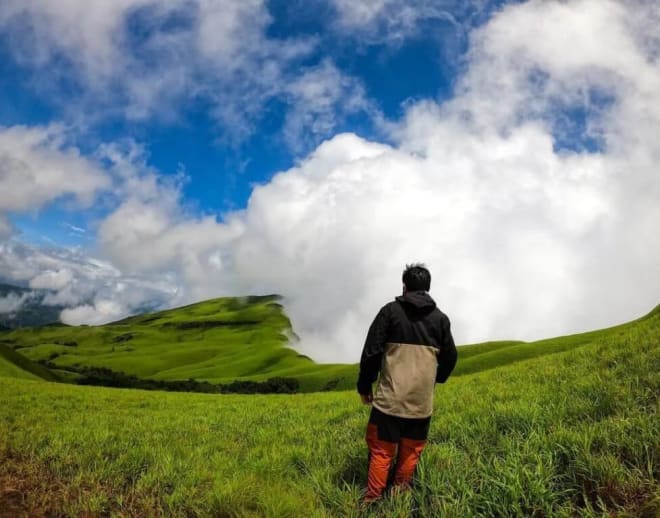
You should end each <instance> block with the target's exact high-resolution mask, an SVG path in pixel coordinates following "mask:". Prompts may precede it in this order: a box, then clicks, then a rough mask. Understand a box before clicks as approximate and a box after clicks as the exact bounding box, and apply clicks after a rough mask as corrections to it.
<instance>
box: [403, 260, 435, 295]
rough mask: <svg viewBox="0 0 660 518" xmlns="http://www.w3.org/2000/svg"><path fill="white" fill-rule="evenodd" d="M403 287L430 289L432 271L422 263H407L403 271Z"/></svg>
mask: <svg viewBox="0 0 660 518" xmlns="http://www.w3.org/2000/svg"><path fill="white" fill-rule="evenodd" d="M402 280H403V287H404V292H406V291H429V290H430V289H431V272H429V270H428V268H426V266H424V264H422V263H413V264H407V265H406V269H405V270H404V271H403V277H402Z"/></svg>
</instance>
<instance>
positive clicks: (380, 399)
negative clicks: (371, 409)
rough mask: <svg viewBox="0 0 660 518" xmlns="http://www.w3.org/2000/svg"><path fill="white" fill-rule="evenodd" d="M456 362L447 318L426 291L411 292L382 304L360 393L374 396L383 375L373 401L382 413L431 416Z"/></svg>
mask: <svg viewBox="0 0 660 518" xmlns="http://www.w3.org/2000/svg"><path fill="white" fill-rule="evenodd" d="M456 359H457V353H456V346H455V345H454V339H453V337H452V336H451V330H450V327H449V318H447V315H445V314H444V313H443V312H442V311H440V310H439V309H438V308H437V307H436V305H435V302H434V301H433V299H432V298H431V296H430V295H429V294H428V293H426V292H425V291H412V292H407V293H406V294H405V295H403V296H401V297H397V298H396V300H394V301H393V302H390V303H389V304H386V305H385V306H383V308H382V309H381V310H380V312H379V313H378V315H377V316H376V318H375V320H374V321H373V323H372V324H371V327H370V328H369V333H368V334H367V340H366V343H365V344H364V350H363V351H362V359H361V361H360V376H359V378H358V384H357V388H358V392H359V393H360V394H369V393H370V392H371V385H372V383H373V382H374V381H376V378H377V377H378V388H377V389H376V393H375V394H374V400H373V405H374V406H375V407H376V408H377V409H378V410H380V411H382V412H384V413H386V414H389V415H393V416H398V417H410V418H421V417H429V416H430V415H431V414H432V412H433V389H434V386H435V384H436V383H444V382H445V381H447V378H448V377H449V375H450V374H451V371H452V370H453V369H454V366H455V365H456ZM379 374H380V376H378V375H379Z"/></svg>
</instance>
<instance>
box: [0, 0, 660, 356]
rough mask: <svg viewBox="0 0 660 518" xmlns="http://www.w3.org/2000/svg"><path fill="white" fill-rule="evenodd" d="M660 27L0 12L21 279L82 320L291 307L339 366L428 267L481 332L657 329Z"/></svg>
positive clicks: (584, 0)
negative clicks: (248, 303) (417, 269)
mask: <svg viewBox="0 0 660 518" xmlns="http://www.w3.org/2000/svg"><path fill="white" fill-rule="evenodd" d="M658 26H660V4H658V3H657V2H654V1H651V0H638V1H625V2H623V1H621V2H617V1H613V0H574V1H571V2H564V1H557V0H546V1H535V0H530V1H527V2H510V3H507V2H501V1H498V2H493V1H487V0H477V1H472V2H465V1H459V0H455V1H454V0H416V1H414V0H406V1H402V0H372V1H359V0H325V1H321V0H307V1H302V0H293V1H286V2H285V1H279V0H278V1H270V2H267V1H262V0H168V1H158V2H157V1H154V0H116V1H114V2H100V1H99V2H89V1H88V0H62V1H59V2H51V1H50V0H3V2H1V3H0V281H2V282H8V283H12V284H16V285H20V286H25V287H29V288H32V289H47V290H50V291H49V294H48V296H47V297H46V299H45V301H46V303H48V304H53V305H58V306H62V307H65V309H64V310H63V311H62V313H61V316H60V318H61V320H62V321H63V322H65V323H67V324H71V325H78V324H102V323H105V322H109V321H113V320H116V319H119V318H123V317H124V316H126V315H129V314H134V313H136V312H140V311H145V310H147V309H155V308H169V307H176V306H179V305H183V304H186V303H190V302H195V301H199V300H204V299H208V298H212V297H219V296H227V295H232V296H236V295H249V294H267V293H278V294H281V295H282V296H283V297H284V298H283V301H284V306H285V308H286V311H287V314H288V315H289V316H290V318H291V320H292V323H293V327H294V329H295V331H296V333H297V334H298V335H299V336H300V342H297V343H294V344H292V345H293V347H295V348H296V349H298V350H300V351H301V352H303V353H305V354H308V355H309V356H311V357H312V358H314V359H315V360H317V361H320V362H354V361H357V360H358V359H359V355H360V351H361V348H362V345H363V341H364V337H365V335H366V330H367V328H368V326H369V324H370V322H371V320H372V319H373V317H374V316H375V315H376V313H377V312H378V310H379V308H380V307H381V306H382V305H384V304H385V303H387V302H388V301H390V300H392V299H393V297H395V296H396V295H398V294H399V293H400V291H401V273H402V270H403V268H404V266H405V265H406V264H407V263H411V262H424V263H425V264H426V265H427V266H428V267H429V269H430V270H431V274H432V286H431V295H432V296H433V297H434V298H435V300H436V302H437V303H438V305H439V307H440V308H441V309H442V310H443V311H445V312H446V313H447V314H448V316H449V317H450V320H451V322H452V331H453V334H454V336H455V338H456V341H457V342H458V343H460V344H465V343H474V342H478V341H485V340H498V339H519V340H533V339H539V338H544V337H550V336H555V335H561V334H570V333H574V332H579V331H583V330H588V329H594V328H600V327H605V326H609V325H614V324H617V323H620V322H623V321H626V320H630V319H633V318H636V317H639V316H641V315H643V314H645V313H646V312H648V311H650V310H651V309H652V308H653V307H654V306H655V305H656V304H658V303H659V302H660V268H659V267H658V265H659V264H660V232H658V227H659V226H660V225H659V224H660V177H659V172H658V164H660V138H658V136H659V135H660V33H659V32H658V31H657V27H658ZM5 302H6V303H5ZM10 302H11V304H10ZM17 304H20V301H16V300H12V301H8V300H7V301H0V311H7V309H6V308H9V307H11V308H12V310H15V309H16V305H17ZM3 308H5V309H3Z"/></svg>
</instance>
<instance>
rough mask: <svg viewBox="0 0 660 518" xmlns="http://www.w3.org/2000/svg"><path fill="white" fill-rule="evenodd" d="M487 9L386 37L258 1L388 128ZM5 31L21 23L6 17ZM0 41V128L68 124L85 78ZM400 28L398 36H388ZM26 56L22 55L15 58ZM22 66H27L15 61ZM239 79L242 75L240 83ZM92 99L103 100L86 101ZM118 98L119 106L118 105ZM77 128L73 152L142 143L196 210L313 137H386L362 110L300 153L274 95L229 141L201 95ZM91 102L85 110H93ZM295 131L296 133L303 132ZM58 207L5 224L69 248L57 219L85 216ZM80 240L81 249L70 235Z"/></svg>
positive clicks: (212, 207)
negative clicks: (181, 181)
mask: <svg viewBox="0 0 660 518" xmlns="http://www.w3.org/2000/svg"><path fill="white" fill-rule="evenodd" d="M496 7H497V5H496V4H495V3H493V5H486V6H479V7H478V10H479V11H480V12H477V6H460V5H459V4H458V3H457V4H456V5H454V6H450V9H449V10H448V12H447V17H449V16H452V17H455V19H453V20H451V22H450V21H449V20H447V19H428V20H420V22H419V25H417V26H416V27H415V30H414V32H411V33H408V34H405V35H389V34H387V31H386V30H383V29H379V28H376V29H374V33H373V34H366V35H365V36H364V37H363V36H362V35H360V34H359V31H355V32H354V33H351V32H342V31H340V30H338V29H337V28H336V26H335V25H334V22H335V21H336V19H337V16H338V15H337V9H336V8H335V7H333V6H332V5H331V4H330V3H325V2H320V3H316V4H315V3H314V2H293V3H291V2H268V4H267V5H266V10H267V12H268V15H269V16H270V21H269V22H268V23H267V24H266V27H265V29H266V30H265V34H266V35H267V37H269V38H273V39H277V40H290V39H297V38H299V39H313V40H315V44H314V48H313V49H312V50H311V51H310V52H309V53H308V55H306V56H305V57H304V58H303V59H301V60H300V61H299V62H297V63H296V66H299V67H315V66H319V64H320V63H322V62H323V61H324V60H331V61H332V63H333V64H334V66H336V67H337V68H338V70H339V71H341V73H342V74H345V75H347V76H350V77H352V78H355V79H356V80H357V82H358V83H359V85H360V87H361V88H363V89H364V95H365V97H366V98H367V99H368V100H369V101H370V102H371V103H372V104H373V110H376V111H377V112H378V114H379V116H381V117H383V118H385V119H388V120H398V119H400V118H401V117H402V115H403V113H404V110H405V107H406V106H407V105H408V104H410V103H412V102H415V101H419V100H422V99H432V100H436V101H437V100H443V99H446V98H448V97H449V96H450V95H451V92H452V88H453V84H454V80H455V77H456V75H457V74H458V72H459V70H460V67H461V63H462V60H463V55H464V53H465V51H466V49H467V38H468V31H469V30H470V29H471V28H472V27H473V26H475V25H478V24H479V23H483V22H484V21H485V20H487V18H488V16H489V14H490V13H491V12H492V10H493V9H495V8H496ZM149 14H150V12H149V10H148V9H144V10H143V11H141V10H134V11H132V12H130V11H129V13H128V14H127V15H126V16H125V19H124V24H123V27H122V32H123V36H122V38H123V39H125V40H126V41H128V42H129V43H128V44H129V48H128V50H127V51H128V52H131V53H134V54H139V52H140V45H141V44H143V43H144V40H145V38H147V36H146V35H148V34H149V33H150V31H151V32H153V31H155V30H157V29H155V28H154V27H153V26H150V25H152V22H153V20H150V18H149ZM189 16H190V13H187V12H185V10H183V11H175V12H173V13H171V14H170V15H169V16H168V18H167V20H166V21H165V22H163V23H162V24H161V25H160V26H159V27H158V28H160V29H161V30H163V31H176V30H177V27H180V26H183V27H187V26H188V25H189V24H190V23H191V22H190V20H189ZM13 23H14V24H15V25H16V26H20V24H21V23H25V22H24V21H21V20H20V17H18V16H17V17H16V20H15V21H14V22H13ZM7 29H9V30H5V32H4V34H3V37H2V38H1V39H0V56H2V58H3V59H1V60H0V78H2V79H0V81H1V82H0V88H1V91H2V94H3V95H2V97H0V124H2V125H4V126H12V125H47V124H49V123H53V122H57V123H61V122H63V123H64V124H69V123H70V124H72V125H74V127H75V126H77V125H78V124H79V121H78V117H79V116H80V114H79V113H75V112H74V113H73V114H72V113H71V106H72V105H73V106H75V105H76V104H78V103H79V98H80V96H81V91H82V90H84V89H85V85H84V84H83V83H84V81H85V79H84V78H81V77H79V76H78V72H77V71H76V67H75V65H72V64H71V61H73V58H72V57H71V56H67V55H64V56H55V57H52V58H51V59H50V60H49V61H48V62H47V63H46V64H45V65H43V66H38V67H35V66H33V64H32V63H31V62H30V61H29V59H27V60H26V58H25V56H24V55H22V52H16V48H15V47H16V46H17V45H16V39H17V36H16V34H15V33H14V32H13V31H12V30H11V29H12V27H11V25H9V26H8V27H7ZM395 30H397V31H404V29H395ZM26 52H27V51H26ZM26 61H27V64H26ZM248 81H249V78H248ZM95 95H97V96H98V97H100V98H103V97H104V96H105V95H107V93H106V92H104V91H101V92H97V93H95ZM118 102H119V100H118ZM101 103H102V104H103V106H102V108H101V110H100V113H98V114H94V116H93V117H92V119H93V120H91V121H85V123H84V124H85V125H84V128H80V129H79V128H75V130H74V133H75V134H74V135H73V140H74V141H75V144H76V146H77V147H79V148H80V149H81V150H85V151H87V152H93V150H94V148H95V147H96V146H97V145H98V144H99V143H100V142H108V141H116V140H121V139H126V138H130V139H133V140H135V141H137V142H139V143H140V144H141V145H142V146H144V148H145V151H146V153H147V155H148V162H149V164H150V165H152V166H153V167H155V168H156V169H158V170H159V171H160V172H161V173H163V174H173V173H177V172H179V171H184V172H185V174H186V177H187V180H186V183H185V185H184V187H183V196H184V198H185V200H186V202H187V203H188V204H189V205H190V207H191V208H192V210H195V211H197V212H199V213H208V212H213V213H216V214H222V213H224V212H226V211H230V210H235V209H240V208H244V207H245V204H246V202H247V199H248V197H249V195H250V192H251V190H252V186H253V185H254V184H255V183H263V182H267V181H268V180H269V179H270V178H271V176H272V175H273V174H274V173H275V172H277V171H282V170H285V169H288V168H289V167H291V166H292V165H294V164H295V163H296V160H298V159H299V158H301V157H303V156H304V155H306V154H307V153H308V152H310V151H311V150H312V149H313V148H314V147H315V146H316V145H317V144H318V143H319V142H320V141H322V140H323V139H326V138H329V137H331V136H332V135H333V134H336V133H339V132H344V131H350V132H355V133H357V134H359V135H361V136H363V137H365V138H367V139H384V140H387V135H386V134H385V132H383V131H381V130H380V128H379V127H378V124H377V123H375V121H374V120H373V117H372V115H373V114H370V113H366V112H365V111H356V113H351V114H347V115H346V116H338V117H337V118H336V120H335V121H333V124H332V128H331V130H330V131H321V132H318V133H317V134H314V135H313V136H312V137H311V138H309V139H301V140H302V141H301V146H300V147H297V148H295V149H292V148H291V146H289V145H287V143H286V142H284V139H283V137H282V134H281V131H282V125H283V121H284V118H285V116H286V112H287V110H288V109H289V105H288V103H287V100H286V99H285V98H283V96H278V95H276V96H273V97H271V98H267V99H266V100H265V101H264V102H263V105H262V106H261V107H260V109H259V110H258V112H257V113H256V114H254V116H253V117H252V119H251V120H250V121H249V122H250V129H249V131H248V132H247V133H245V134H243V135H240V136H239V137H235V136H233V135H232V134H231V133H232V132H231V129H228V128H227V127H224V125H223V124H221V123H220V124H219V123H218V121H217V120H216V119H215V118H214V117H213V115H210V114H209V112H212V111H213V106H212V103H210V102H209V100H208V99H206V98H204V96H190V97H186V96H184V97H183V98H181V99H178V102H177V104H178V105H177V106H171V105H170V106H167V107H164V110H163V111H165V110H167V111H171V110H173V111H174V112H175V114H174V115H173V118H170V115H169V114H168V115H166V116H165V117H163V116H161V115H159V108H158V107H156V108H155V109H154V112H153V113H152V114H151V115H150V116H149V117H146V118H140V119H139V120H135V119H131V118H127V117H125V116H124V114H122V113H121V112H118V111H117V107H115V106H107V105H105V102H104V101H102V102H101ZM94 105H95V99H94V98H93V97H92V99H91V100H90V101H89V106H86V107H85V108H86V109H93V108H94ZM304 130H305V128H301V131H303V132H304ZM63 205H66V204H62V203H55V204H53V205H52V206H49V207H41V208H39V209H38V210H36V211H29V212H28V213H27V214H18V215H12V221H13V223H14V224H15V225H16V227H17V228H18V229H19V230H22V231H23V233H24V236H25V238H26V239H28V240H30V241H33V240H35V239H37V240H38V238H39V235H40V234H42V235H44V236H47V237H49V238H50V239H55V240H57V241H59V242H62V243H66V244H72V243H75V242H76V240H77V239H79V238H80V236H78V235H76V233H71V232H70V231H69V230H68V227H67V226H66V223H70V224H75V225H76V226H80V227H83V228H85V227H86V224H85V218H86V217H87V216H86V215H82V214H79V213H76V212H75V211H74V212H71V211H69V210H66V207H63ZM80 244H83V245H84V244H85V240H84V239H81V240H80Z"/></svg>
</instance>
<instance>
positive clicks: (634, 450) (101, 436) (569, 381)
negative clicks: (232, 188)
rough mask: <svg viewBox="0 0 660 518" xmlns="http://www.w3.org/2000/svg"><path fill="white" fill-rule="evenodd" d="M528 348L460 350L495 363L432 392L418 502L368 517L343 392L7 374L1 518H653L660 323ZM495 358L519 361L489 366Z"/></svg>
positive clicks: (358, 451) (361, 409) (388, 503)
mask: <svg viewBox="0 0 660 518" xmlns="http://www.w3.org/2000/svg"><path fill="white" fill-rule="evenodd" d="M262 303H265V302H264V301H262ZM265 304H266V305H267V304H268V303H265ZM181 321H188V320H181ZM133 322H135V321H133ZM153 322H155V321H153ZM153 322H152V323H153ZM83 331H86V332H89V331H90V330H83ZM543 344H544V342H540V343H538V344H536V346H535V347H537V348H539V347H540V346H542V345H543ZM79 347H82V346H79ZM525 347H526V346H525V344H519V343H497V344H494V345H493V344H488V345H478V346H470V347H468V348H466V349H462V350H461V351H462V354H461V358H460V359H459V368H462V367H461V362H465V363H469V362H471V361H472V362H473V361H476V359H477V358H479V357H480V356H483V355H494V356H492V357H490V360H489V361H487V362H482V363H483V364H482V366H483V367H485V368H486V370H483V371H481V372H476V373H471V374H469V373H464V374H463V375H461V376H456V377H452V378H450V379H449V381H448V382H447V383H446V384H444V385H440V386H438V387H437V388H436V397H435V413H434V417H433V420H432V422H431V430H430V435H429V444H428V446H427V448H426V450H425V452H424V454H423V456H422V461H421V463H420V466H419V469H418V473H417V482H416V485H415V487H414V489H413V490H412V491H411V492H409V493H406V494H402V495H398V496H397V495H390V496H389V497H388V498H386V499H385V500H384V501H383V502H382V503H379V504H378V505H376V506H374V507H373V508H371V509H370V510H369V511H368V512H367V513H363V514H362V513H360V511H359V508H358V501H359V497H360V491H361V489H362V488H363V487H364V484H365V478H366V466H367V458H366V447H365V444H364V430H365V424H366V419H367V415H368V407H365V406H362V405H361V404H360V403H359V400H358V398H357V396H356V394H355V393H353V392H352V391H351V392H326V393H314V394H295V395H250V396H248V395H217V394H216V395H211V394H185V393H166V392H157V391H149V392H146V391H140V390H124V389H108V388H100V387H79V386H73V385H66V384H54V383H45V382H43V381H29V380H23V379H16V378H6V377H0V400H1V401H2V402H3V404H2V405H0V509H3V510H5V513H6V514H7V516H23V515H25V516H41V515H54V516H60V515H62V516H227V517H229V516H292V517H296V516H301V517H303V516H304V517H306V516H317V517H326V516H327V517H334V516H363V515H367V516H388V517H389V516H399V517H407V516H419V517H422V516H434V517H435V516H437V517H445V516H446V517H453V516H461V517H472V516H474V517H477V516H479V517H481V516H538V517H541V516H553V517H573V516H580V517H594V518H595V517H600V516H621V517H624V516H625V517H627V516H631V517H632V516H636V517H637V516H639V517H655V516H658V513H660V419H659V418H658V413H659V412H660V402H659V400H658V397H659V396H660V311H659V310H658V309H656V310H655V311H654V312H652V313H651V314H650V315H648V316H647V317H645V318H643V319H640V320H638V321H636V322H633V323H630V324H626V325H624V326H618V327H616V328H612V329H610V330H603V331H599V332H595V333H587V334H583V335H574V336H570V337H563V338H558V339H553V340H548V341H546V342H545V346H544V347H546V348H547V349H548V350H551V351H553V353H552V354H545V355H542V356H536V357H532V358H527V359H523V358H524V357H525V355H526V354H528V350H527V349H526V348H525ZM562 347H564V350H559V349H561V348H562ZM497 352H502V353H505V352H506V354H507V356H508V359H507V360H506V361H509V360H511V359H512V358H513V359H514V360H515V361H513V363H509V364H506V365H501V366H498V367H494V368H491V367H492V364H493V361H494V360H495V359H497V358H500V356H499V355H496V354H495V353H497ZM491 360H492V361H491ZM501 361H504V360H501V358H500V359H497V362H501ZM470 368H476V366H475V364H473V365H472V367H470Z"/></svg>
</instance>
